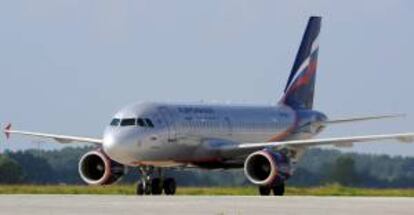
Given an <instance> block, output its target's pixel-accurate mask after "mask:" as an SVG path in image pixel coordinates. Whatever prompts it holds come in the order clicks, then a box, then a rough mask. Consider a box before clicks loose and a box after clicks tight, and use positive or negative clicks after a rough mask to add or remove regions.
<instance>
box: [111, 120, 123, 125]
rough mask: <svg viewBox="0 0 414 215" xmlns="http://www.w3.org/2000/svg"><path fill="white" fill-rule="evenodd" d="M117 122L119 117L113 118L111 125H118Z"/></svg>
mask: <svg viewBox="0 0 414 215" xmlns="http://www.w3.org/2000/svg"><path fill="white" fill-rule="evenodd" d="M119 122H121V120H120V119H117V118H114V119H112V121H111V126H118V125H119Z"/></svg>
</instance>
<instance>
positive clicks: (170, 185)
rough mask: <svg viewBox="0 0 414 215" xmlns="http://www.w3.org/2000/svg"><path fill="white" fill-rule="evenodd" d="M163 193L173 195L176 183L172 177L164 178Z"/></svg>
mask: <svg viewBox="0 0 414 215" xmlns="http://www.w3.org/2000/svg"><path fill="white" fill-rule="evenodd" d="M163 188H164V193H165V195H174V194H175V191H176V189H177V184H176V183H175V180H174V179H173V178H166V179H165V180H164V182H163Z"/></svg>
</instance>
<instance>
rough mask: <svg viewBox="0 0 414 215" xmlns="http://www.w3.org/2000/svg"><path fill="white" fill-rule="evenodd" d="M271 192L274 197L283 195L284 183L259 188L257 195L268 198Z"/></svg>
mask: <svg viewBox="0 0 414 215" xmlns="http://www.w3.org/2000/svg"><path fill="white" fill-rule="evenodd" d="M271 191H273V195H275V196H283V194H284V193H285V183H283V182H282V183H279V184H276V185H273V186H271V187H270V186H260V187H259V194H260V195H261V196H268V195H270V193H271Z"/></svg>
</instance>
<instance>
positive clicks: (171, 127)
mask: <svg viewBox="0 0 414 215" xmlns="http://www.w3.org/2000/svg"><path fill="white" fill-rule="evenodd" d="M158 110H159V112H160V114H161V117H162V119H164V121H165V123H166V128H167V132H168V142H175V141H177V138H176V128H175V123H174V118H173V115H172V114H171V112H170V110H168V108H167V107H160V108H159V109H158Z"/></svg>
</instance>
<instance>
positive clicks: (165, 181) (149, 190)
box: [137, 167, 177, 195]
mask: <svg viewBox="0 0 414 215" xmlns="http://www.w3.org/2000/svg"><path fill="white" fill-rule="evenodd" d="M138 170H139V173H140V176H141V180H140V181H139V182H138V184H137V195H150V194H152V195H161V194H162V192H163V191H164V193H165V194H166V195H174V194H175V191H176V189H177V184H176V182H175V180H174V178H164V176H163V174H162V170H161V168H158V169H156V170H158V177H154V178H152V177H151V176H152V175H153V173H154V170H155V169H154V168H153V167H139V169H138Z"/></svg>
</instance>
